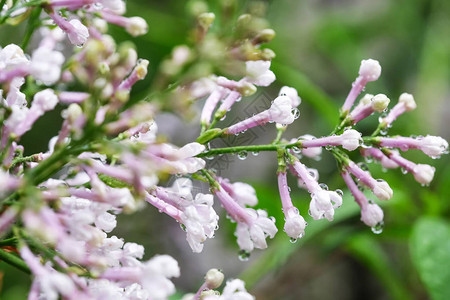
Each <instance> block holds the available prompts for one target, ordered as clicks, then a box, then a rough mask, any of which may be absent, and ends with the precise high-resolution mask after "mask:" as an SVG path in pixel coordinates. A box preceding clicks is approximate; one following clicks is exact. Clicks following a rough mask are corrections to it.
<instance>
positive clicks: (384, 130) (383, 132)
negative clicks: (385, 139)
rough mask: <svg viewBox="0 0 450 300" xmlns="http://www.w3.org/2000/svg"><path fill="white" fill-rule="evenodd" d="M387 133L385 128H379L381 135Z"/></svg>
mask: <svg viewBox="0 0 450 300" xmlns="http://www.w3.org/2000/svg"><path fill="white" fill-rule="evenodd" d="M387 133H388V131H387V129H381V130H380V134H381V135H386V134H387Z"/></svg>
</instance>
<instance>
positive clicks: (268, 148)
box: [197, 142, 298, 157]
mask: <svg viewBox="0 0 450 300" xmlns="http://www.w3.org/2000/svg"><path fill="white" fill-rule="evenodd" d="M297 146H298V143H297V142H295V143H291V144H275V145H274V144H271V145H248V146H235V147H227V148H216V149H211V150H209V151H207V152H203V153H200V154H198V155H197V157H205V156H213V155H218V154H225V153H238V152H241V151H252V152H253V151H254V152H260V151H277V150H278V149H289V148H293V147H297Z"/></svg>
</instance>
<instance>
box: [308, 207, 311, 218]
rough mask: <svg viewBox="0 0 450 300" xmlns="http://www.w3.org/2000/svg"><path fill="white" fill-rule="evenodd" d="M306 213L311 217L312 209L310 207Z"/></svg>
mask: <svg viewBox="0 0 450 300" xmlns="http://www.w3.org/2000/svg"><path fill="white" fill-rule="evenodd" d="M308 215H310V216H311V217H312V211H311V210H310V209H309V210H308Z"/></svg>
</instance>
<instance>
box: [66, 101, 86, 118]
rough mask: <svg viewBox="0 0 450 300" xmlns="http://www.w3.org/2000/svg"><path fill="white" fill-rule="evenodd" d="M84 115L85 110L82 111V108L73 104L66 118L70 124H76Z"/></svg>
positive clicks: (68, 109)
mask: <svg viewBox="0 0 450 300" xmlns="http://www.w3.org/2000/svg"><path fill="white" fill-rule="evenodd" d="M82 114H83V110H82V109H81V107H80V106H79V105H78V104H76V103H72V104H70V105H69V107H68V108H67V111H66V114H65V116H66V118H67V119H68V120H69V121H70V122H74V121H75V120H76V119H78V117H79V116H81V115H82Z"/></svg>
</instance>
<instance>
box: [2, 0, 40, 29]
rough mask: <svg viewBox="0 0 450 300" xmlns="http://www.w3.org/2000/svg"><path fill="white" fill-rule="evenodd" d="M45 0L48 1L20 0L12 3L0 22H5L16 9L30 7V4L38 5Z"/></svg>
mask: <svg viewBox="0 0 450 300" xmlns="http://www.w3.org/2000/svg"><path fill="white" fill-rule="evenodd" d="M47 2H48V1H47V0H31V1H29V2H22V3H20V4H18V5H14V6H13V7H11V8H10V9H8V10H7V11H6V12H5V14H4V15H3V17H2V18H1V19H0V24H3V23H5V21H6V20H7V19H8V18H9V17H10V16H11V14H13V13H14V12H15V11H16V10H18V9H21V8H25V7H31V6H38V5H42V4H46V3H47Z"/></svg>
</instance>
